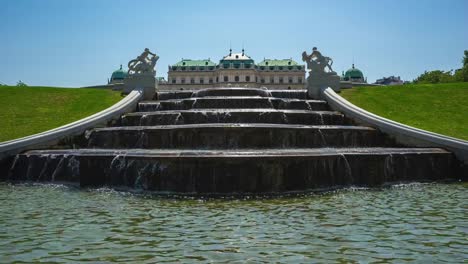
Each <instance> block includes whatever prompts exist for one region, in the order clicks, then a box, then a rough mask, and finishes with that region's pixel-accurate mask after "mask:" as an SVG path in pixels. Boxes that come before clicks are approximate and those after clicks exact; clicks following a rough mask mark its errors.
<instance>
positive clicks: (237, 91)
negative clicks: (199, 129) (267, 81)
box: [190, 87, 272, 97]
mask: <svg viewBox="0 0 468 264" xmlns="http://www.w3.org/2000/svg"><path fill="white" fill-rule="evenodd" d="M214 96H216V97H219V96H221V97H237V96H241V97H242V96H258V97H272V95H271V93H270V92H269V91H268V90H267V89H261V88H240V87H232V88H227V87H223V88H209V89H202V90H198V91H194V92H193V93H192V95H191V96H190V97H214Z"/></svg>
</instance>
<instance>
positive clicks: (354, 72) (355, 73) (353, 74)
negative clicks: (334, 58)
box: [344, 64, 364, 79]
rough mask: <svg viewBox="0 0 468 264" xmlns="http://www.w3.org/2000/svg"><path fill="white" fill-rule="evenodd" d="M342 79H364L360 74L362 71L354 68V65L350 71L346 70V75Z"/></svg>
mask: <svg viewBox="0 0 468 264" xmlns="http://www.w3.org/2000/svg"><path fill="white" fill-rule="evenodd" d="M344 78H349V79H358V78H361V79H364V74H362V71H360V70H359V69H357V68H354V64H353V66H352V68H351V69H349V70H347V71H346V73H345V74H344Z"/></svg>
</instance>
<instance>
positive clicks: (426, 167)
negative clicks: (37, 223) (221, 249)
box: [9, 88, 457, 194]
mask: <svg viewBox="0 0 468 264" xmlns="http://www.w3.org/2000/svg"><path fill="white" fill-rule="evenodd" d="M156 97H157V98H156V100H153V101H145V102H141V103H139V107H138V112H134V113H128V114H126V115H124V116H122V117H121V119H120V121H119V122H118V126H113V127H106V128H96V129H93V130H91V131H88V133H87V134H86V141H85V143H84V145H83V146H80V147H79V148H75V149H52V150H34V151H28V152H26V153H23V154H20V155H18V156H17V157H16V158H15V161H14V163H13V165H12V168H11V170H10V175H9V179H10V180H29V181H53V182H62V181H65V182H70V181H71V182H79V183H80V185H81V186H103V185H105V186H111V187H114V188H120V187H130V188H137V189H144V190H151V191H158V192H164V193H166V192H169V193H191V194H226V193H282V192H297V191H307V190H310V189H317V188H330V187H337V186H349V185H359V186H361V185H364V186H376V185H381V184H383V183H387V182H400V181H426V180H430V181H433V180H440V179H445V178H448V177H453V175H454V174H455V173H456V172H455V168H456V165H457V161H456V160H455V159H454V157H453V155H452V154H451V153H450V152H447V151H445V150H443V149H439V148H408V147H404V146H398V145H397V144H395V143H394V142H393V141H392V140H391V139H389V138H388V137H387V136H385V135H383V134H382V133H380V132H379V131H377V130H375V129H373V128H370V127H364V126H356V125H353V123H352V122H351V121H350V120H348V119H347V118H346V117H345V116H344V115H343V114H342V113H339V112H334V111H331V110H330V109H329V107H328V105H327V103H326V102H325V101H320V100H310V99H308V98H307V94H306V92H305V91H291V90H276V91H269V90H265V89H253V88H217V89H206V90H200V91H196V92H192V91H178V92H159V93H158V94H157V95H156Z"/></svg>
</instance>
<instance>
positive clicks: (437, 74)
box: [413, 50, 468, 83]
mask: <svg viewBox="0 0 468 264" xmlns="http://www.w3.org/2000/svg"><path fill="white" fill-rule="evenodd" d="M464 53H465V54H464V55H465V56H464V57H463V60H462V62H463V67H462V68H461V69H457V70H455V71H453V70H451V71H441V70H436V71H425V72H424V73H423V74H421V75H419V76H418V78H416V79H415V80H414V81H413V83H450V82H468V50H465V52H464Z"/></svg>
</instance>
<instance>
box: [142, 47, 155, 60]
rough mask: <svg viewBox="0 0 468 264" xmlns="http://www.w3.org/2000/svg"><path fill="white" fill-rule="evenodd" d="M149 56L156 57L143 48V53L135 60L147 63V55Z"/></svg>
mask: <svg viewBox="0 0 468 264" xmlns="http://www.w3.org/2000/svg"><path fill="white" fill-rule="evenodd" d="M150 54H151V55H153V56H156V54H154V53H152V52H151V51H150V50H149V49H148V48H145V51H143V53H141V55H140V56H138V57H137V60H138V61H140V62H141V63H149V59H148V55H150Z"/></svg>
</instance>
